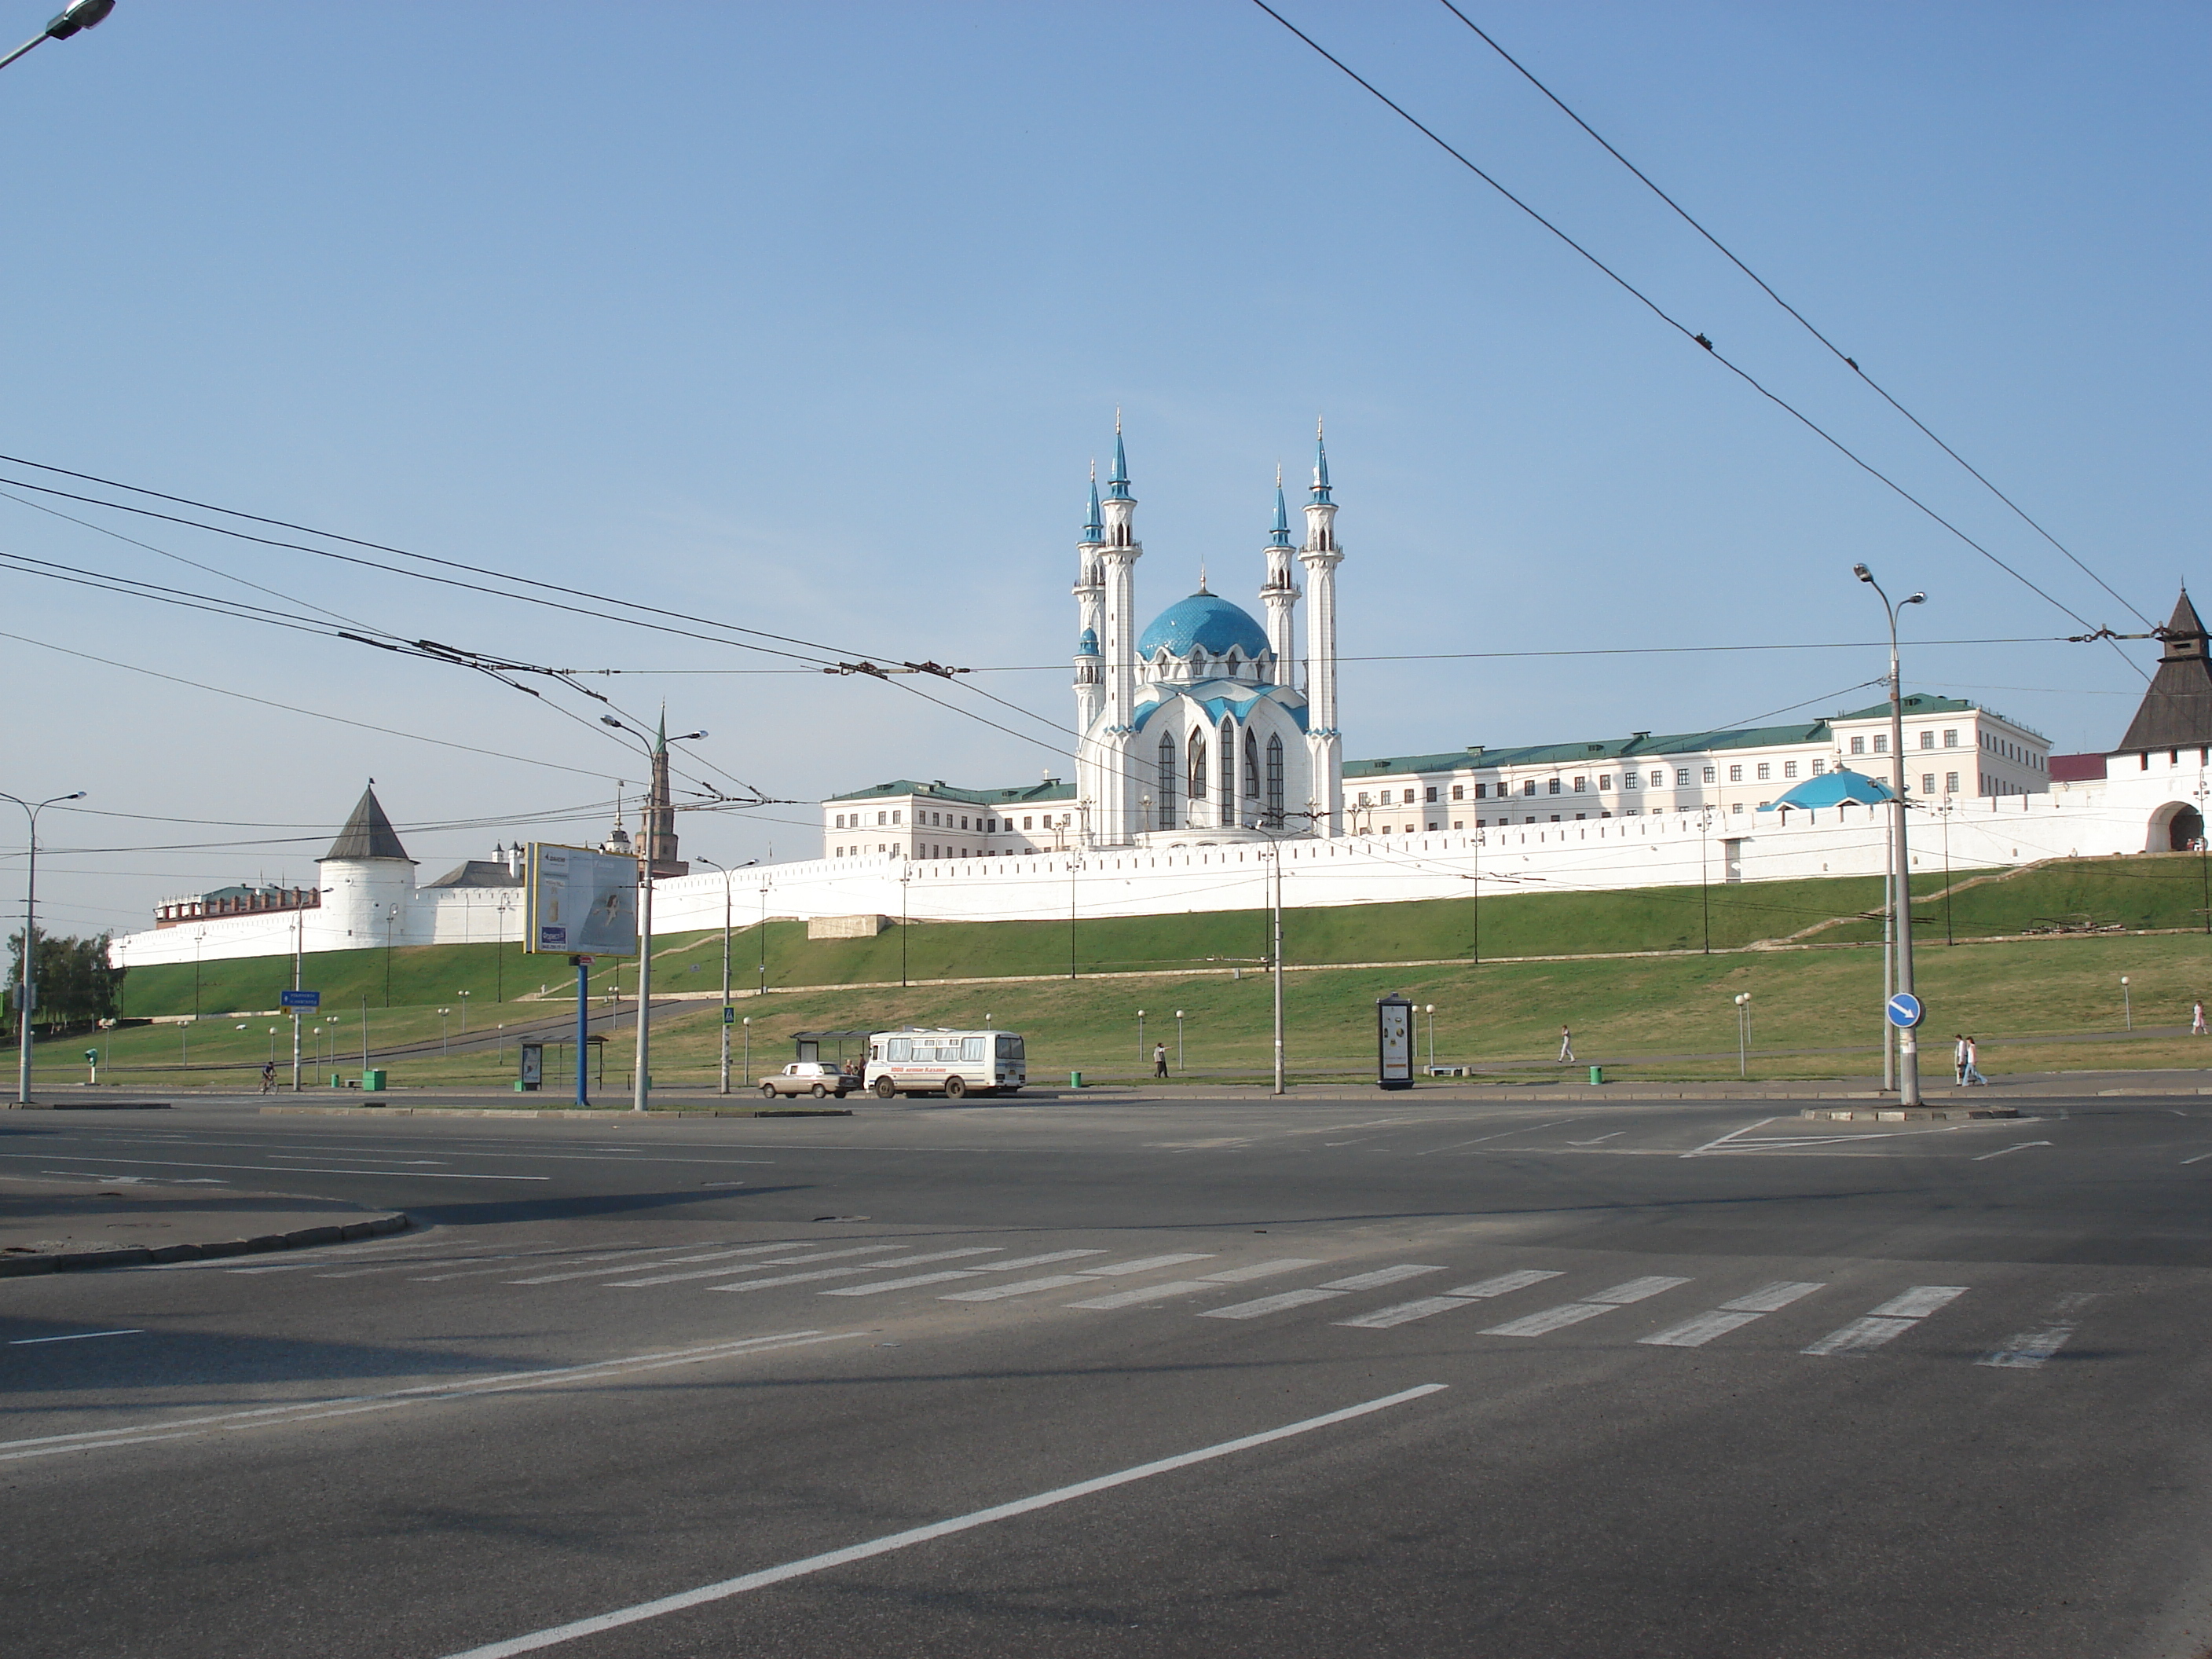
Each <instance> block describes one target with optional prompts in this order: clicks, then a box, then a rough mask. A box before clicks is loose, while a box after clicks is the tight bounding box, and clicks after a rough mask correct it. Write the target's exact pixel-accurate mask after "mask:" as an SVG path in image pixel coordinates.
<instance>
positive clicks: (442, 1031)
mask: <svg viewBox="0 0 2212 1659" xmlns="http://www.w3.org/2000/svg"><path fill="white" fill-rule="evenodd" d="M452 1012H453V1010H452V1009H450V1008H441V1009H439V1010H438V1058H439V1059H441V1060H443V1059H444V1058H445V1057H446V1016H447V1015H448V1014H450V1013H452Z"/></svg>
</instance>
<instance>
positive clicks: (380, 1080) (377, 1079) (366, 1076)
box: [361, 1066, 384, 1094]
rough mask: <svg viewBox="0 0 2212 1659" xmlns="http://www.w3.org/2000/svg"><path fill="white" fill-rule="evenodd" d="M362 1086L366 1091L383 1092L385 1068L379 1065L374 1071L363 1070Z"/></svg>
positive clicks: (363, 1090)
mask: <svg viewBox="0 0 2212 1659" xmlns="http://www.w3.org/2000/svg"><path fill="white" fill-rule="evenodd" d="M361 1086H362V1092H364V1093H368V1094H379V1093H381V1092H382V1091H383V1089H384V1068H383V1067H382V1066H377V1067H376V1068H375V1069H374V1070H373V1071H365V1072H363V1073H362V1074H361Z"/></svg>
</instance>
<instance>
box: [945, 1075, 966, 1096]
mask: <svg viewBox="0 0 2212 1659" xmlns="http://www.w3.org/2000/svg"><path fill="white" fill-rule="evenodd" d="M967 1092H968V1080H967V1079H965V1078H957V1077H949V1078H947V1079H945V1098H946V1099H947V1100H957V1099H959V1098H960V1097H961V1096H963V1095H964V1094H966V1093H967Z"/></svg>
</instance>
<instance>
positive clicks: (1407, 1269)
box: [1322, 1261, 1443, 1291]
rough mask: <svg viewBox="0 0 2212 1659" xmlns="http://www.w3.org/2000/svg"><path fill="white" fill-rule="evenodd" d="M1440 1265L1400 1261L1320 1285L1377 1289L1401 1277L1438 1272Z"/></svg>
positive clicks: (1393, 1283) (1335, 1289) (1335, 1288)
mask: <svg viewBox="0 0 2212 1659" xmlns="http://www.w3.org/2000/svg"><path fill="white" fill-rule="evenodd" d="M1442 1272H1443V1268H1442V1267H1428V1266H1425V1265H1424V1264H1423V1263H1420V1262H1418V1261H1401V1262H1400V1263H1398V1265H1397V1266H1395V1267H1377V1268H1376V1270H1375V1271H1374V1272H1373V1273H1354V1274H1352V1277H1351V1278H1349V1279H1330V1280H1328V1282H1327V1283H1326V1284H1324V1285H1322V1289H1323V1290H1324V1291H1379V1290H1381V1289H1382V1288H1383V1286H1384V1285H1395V1284H1396V1283H1398V1281H1399V1280H1401V1279H1419V1277H1420V1276H1421V1275H1422V1274H1423V1273H1442Z"/></svg>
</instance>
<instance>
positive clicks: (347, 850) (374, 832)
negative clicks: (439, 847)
mask: <svg viewBox="0 0 2212 1659" xmlns="http://www.w3.org/2000/svg"><path fill="white" fill-rule="evenodd" d="M323 857H324V858H325V859H404V858H406V857H407V849H406V848H404V847H403V846H401V845H400V844H399V832H398V830H396V829H393V828H392V820H391V819H390V818H388V817H385V816H384V804H383V802H381V801H380V800H378V799H377V798H376V780H375V779H374V778H371V779H370V780H369V781H368V788H366V789H364V790H362V792H361V799H360V800H359V801H357V802H356V803H355V805H354V809H353V815H352V816H351V817H349V818H348V819H347V820H346V821H345V827H344V828H343V829H340V830H339V831H338V838H337V840H336V841H334V842H331V850H330V851H329V852H327V853H325V854H323ZM410 862H411V860H410Z"/></svg>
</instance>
